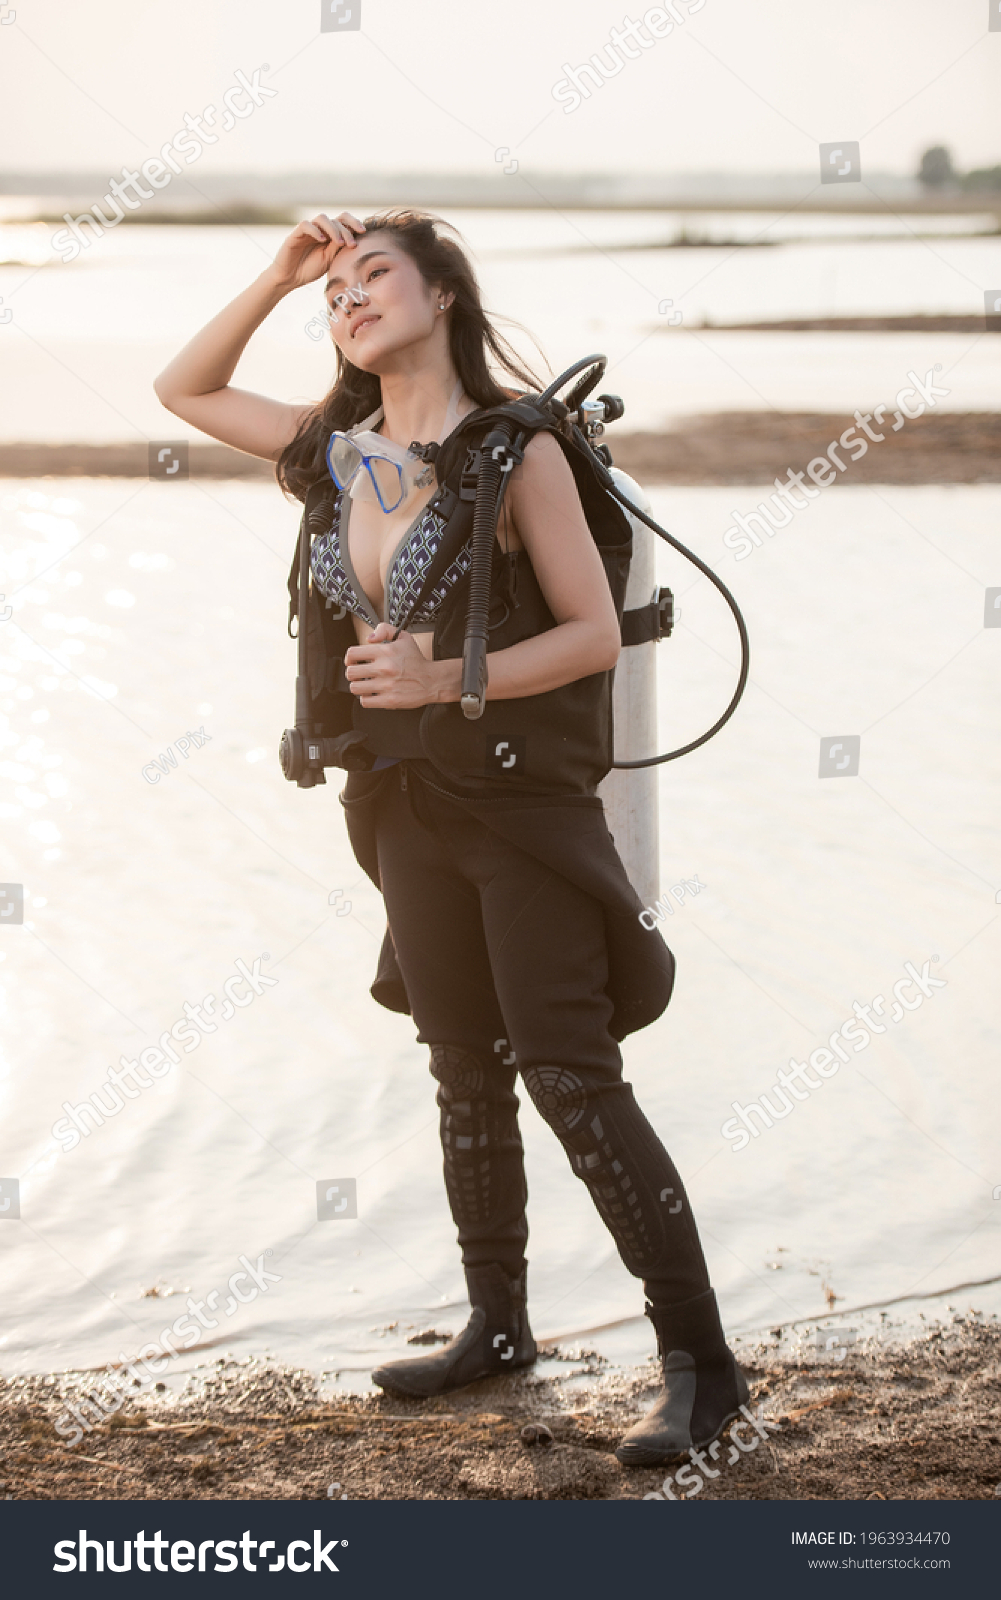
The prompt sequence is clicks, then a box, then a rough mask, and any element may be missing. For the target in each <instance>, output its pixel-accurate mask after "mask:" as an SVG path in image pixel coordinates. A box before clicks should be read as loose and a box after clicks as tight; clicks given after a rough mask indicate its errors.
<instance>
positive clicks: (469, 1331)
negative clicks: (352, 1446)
mask: <svg viewBox="0 0 1001 1600" xmlns="http://www.w3.org/2000/svg"><path fill="white" fill-rule="evenodd" d="M527 1271H528V1268H527V1267H523V1268H522V1270H521V1272H520V1273H519V1275H518V1277H517V1278H509V1277H508V1275H507V1273H506V1272H505V1271H504V1268H503V1267H502V1266H501V1265H500V1264H499V1263H498V1262H496V1261H491V1262H489V1263H488V1264H487V1265H486V1266H484V1267H466V1268H465V1273H466V1287H467V1291H468V1294H469V1303H470V1305H471V1307H472V1312H471V1315H470V1318H469V1321H468V1322H467V1323H466V1326H465V1327H464V1328H463V1330H462V1332H461V1333H457V1334H456V1336H455V1338H454V1339H450V1340H449V1342H448V1344H445V1345H442V1347H441V1349H440V1350H435V1351H432V1352H430V1353H429V1354H428V1355H426V1356H411V1357H409V1358H408V1359H407V1360H404V1361H387V1362H386V1363H385V1365H384V1366H381V1367H376V1368H375V1370H374V1371H373V1373H372V1382H373V1383H377V1384H378V1385H379V1387H380V1388H381V1389H386V1390H388V1391H389V1393H390V1394H400V1395H411V1396H413V1397H414V1398H416V1399H427V1398H428V1397H429V1396H430V1395H435V1394H445V1393H446V1392H447V1391H448V1390H450V1389H461V1388H463V1387H464V1386H465V1385H466V1384H467V1383H475V1382H476V1380H477V1379H478V1378H497V1377H503V1375H504V1374H505V1373H509V1372H513V1371H515V1370H517V1368H519V1367H530V1366H531V1365H532V1363H533V1361H534V1360H535V1356H536V1345H535V1340H534V1339H533V1337H532V1330H531V1328H530V1327H529V1325H528V1311H527V1308H526V1275H527Z"/></svg>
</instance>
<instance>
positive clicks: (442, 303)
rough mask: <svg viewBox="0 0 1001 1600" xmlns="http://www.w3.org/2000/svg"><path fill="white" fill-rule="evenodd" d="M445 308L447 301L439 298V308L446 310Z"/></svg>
mask: <svg viewBox="0 0 1001 1600" xmlns="http://www.w3.org/2000/svg"><path fill="white" fill-rule="evenodd" d="M444 309H445V302H444V300H439V301H438V310H439V311H444Z"/></svg>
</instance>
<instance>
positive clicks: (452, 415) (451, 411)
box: [441, 378, 463, 442]
mask: <svg viewBox="0 0 1001 1600" xmlns="http://www.w3.org/2000/svg"><path fill="white" fill-rule="evenodd" d="M462 392H463V391H462V379H461V378H460V379H459V381H458V383H457V384H456V386H455V388H454V389H453V390H452V396H451V399H450V400H449V402H448V410H447V411H446V412H445V421H444V422H443V424H442V429H441V436H442V441H443V442H444V440H446V439H447V438H448V436H449V434H450V433H451V432H452V430H453V429H454V428H455V426H456V424H457V423H458V420H459V401H460V399H461V398H462Z"/></svg>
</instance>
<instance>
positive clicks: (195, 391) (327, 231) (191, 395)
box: [153, 211, 365, 461]
mask: <svg viewBox="0 0 1001 1600" xmlns="http://www.w3.org/2000/svg"><path fill="white" fill-rule="evenodd" d="M364 231H365V229H364V224H363V223H361V222H359V221H358V220H357V218H356V217H353V216H352V215H351V214H350V212H347V211H342V212H341V214H340V216H339V217H337V218H336V219H334V220H331V219H330V218H329V217H328V216H326V215H325V213H323V212H321V213H320V214H319V216H316V217H314V218H313V219H312V221H310V222H300V223H299V225H298V226H297V227H296V228H295V230H294V231H293V232H292V233H290V234H289V236H288V238H287V239H286V240H285V241H284V243H283V244H282V246H281V249H280V250H279V251H278V254H277V255H276V257H275V259H274V261H273V262H272V264H271V266H270V267H267V268H265V270H264V271H263V272H262V273H261V275H260V277H259V278H257V279H255V281H254V282H253V283H252V284H251V285H250V287H249V288H248V289H244V291H243V293H242V294H238V295H237V297H236V299H235V300H231V301H230V303H229V305H228V306H225V307H224V309H223V310H222V311H220V312H219V314H218V316H215V317H213V318H212V321H211V322H209V323H207V324H206V325H205V327H204V328H202V330H201V332H199V333H196V334H195V337H194V338H193V339H191V340H190V341H189V342H188V343H187V344H186V345H185V346H184V349H183V350H181V351H180V352H179V354H178V355H176V356H175V357H174V359H173V361H171V362H170V363H169V364H168V365H167V366H166V367H164V369H163V371H162V372H161V373H160V375H159V377H158V378H157V379H156V382H155V383H154V385H153V387H154V389H155V390H156V393H157V396H158V398H159V400H160V402H161V404H162V405H164V406H165V407H166V408H167V410H168V411H172V412H173V413H174V415H175V417H181V418H182V420H183V421H184V422H189V423H190V424H191V426H192V427H194V428H200V429H201V431H202V432H203V433H207V434H209V435H211V437H212V438H213V439H219V440H221V441H222V443H223V444H230V445H233V446H234V447H235V448H236V449H237V450H244V451H246V453H247V454H248V455H252V456H263V457H264V459H265V460H266V461H277V460H278V457H279V456H280V455H281V453H282V451H283V450H284V449H285V446H286V445H287V444H290V443H291V441H292V440H293V439H294V438H295V435H296V432H297V431H298V428H299V426H300V424H301V422H302V420H303V418H304V417H305V416H306V415H307V414H308V413H309V412H310V411H311V410H312V407H311V406H309V405H302V404H299V405H292V404H290V403H288V402H286V401H283V400H270V399H268V398H267V396H266V395H261V394H251V393H250V392H249V391H248V390H246V389H234V388H232V387H231V386H230V382H229V380H230V378H231V377H232V376H233V373H234V371H235V370H236V364H237V362H238V361H239V359H240V357H241V355H242V354H243V352H244V350H245V348H246V346H247V343H248V341H249V339H250V336H251V334H253V333H254V332H255V331H256V329H257V328H259V327H260V325H261V323H262V322H263V321H264V319H265V317H266V316H267V315H268V314H269V312H271V311H273V310H274V308H275V306H277V305H278V304H279V303H280V302H281V301H282V300H283V299H284V298H285V296H286V295H287V294H289V293H290V291H291V290H292V289H298V288H301V287H302V285H303V284H307V283H312V282H314V281H315V280H316V279H317V278H319V277H322V276H323V274H324V273H325V272H326V271H327V270H328V268H329V266H330V263H331V261H332V260H333V258H334V256H335V255H336V254H337V252H338V250H340V249H341V248H342V247H343V246H345V245H353V244H354V243H355V234H356V233H364Z"/></svg>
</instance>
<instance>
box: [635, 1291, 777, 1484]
mask: <svg viewBox="0 0 1001 1600" xmlns="http://www.w3.org/2000/svg"><path fill="white" fill-rule="evenodd" d="M645 1310H646V1315H647V1316H648V1317H649V1318H650V1321H651V1322H652V1323H653V1325H654V1328H655V1329H656V1332H657V1353H658V1355H659V1356H660V1360H661V1363H662V1366H663V1372H664V1389H663V1392H662V1393H661V1394H660V1396H659V1397H658V1398H657V1400H656V1401H655V1403H654V1405H653V1406H652V1407H651V1408H650V1410H649V1411H648V1412H647V1413H646V1415H645V1416H644V1417H641V1418H640V1420H639V1422H637V1423H636V1425H635V1426H634V1427H632V1428H630V1429H629V1432H628V1433H627V1434H625V1435H624V1436H623V1438H622V1440H621V1441H620V1443H619V1447H618V1449H617V1450H616V1452H615V1454H616V1455H617V1456H618V1458H619V1460H620V1461H622V1462H624V1463H625V1465H626V1466H629V1467H659V1466H663V1465H665V1464H666V1463H667V1462H669V1461H673V1460H674V1459H675V1458H676V1457H677V1456H681V1455H686V1454H687V1452H688V1451H689V1450H691V1449H692V1448H693V1447H694V1448H695V1449H696V1450H703V1449H704V1448H705V1447H706V1445H709V1444H712V1442H713V1440H714V1439H716V1438H718V1437H719V1435H720V1434H721V1433H722V1431H723V1429H724V1428H725V1427H726V1424H727V1423H728V1422H729V1421H730V1419H731V1418H732V1417H735V1416H736V1415H737V1414H738V1412H739V1410H740V1407H741V1406H742V1405H746V1404H747V1402H748V1400H749V1399H750V1391H749V1389H748V1387H747V1379H746V1378H745V1377H744V1374H743V1373H742V1372H741V1370H740V1368H739V1367H738V1365H737V1363H736V1361H735V1360H734V1357H733V1353H732V1351H731V1350H730V1348H729V1346H728V1345H727V1342H726V1340H725V1338H724V1337H723V1329H722V1326H721V1324H720V1320H719V1310H718V1307H717V1305H716V1296H715V1294H714V1293H713V1291H712V1289H707V1290H706V1291H705V1293H704V1294H699V1295H696V1296H695V1297H694V1299H692V1300H683V1301H681V1303H680V1304H678V1305H673V1306H653V1305H650V1304H649V1303H648V1304H647V1306H646V1307H645Z"/></svg>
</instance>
